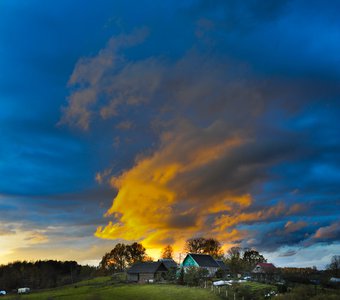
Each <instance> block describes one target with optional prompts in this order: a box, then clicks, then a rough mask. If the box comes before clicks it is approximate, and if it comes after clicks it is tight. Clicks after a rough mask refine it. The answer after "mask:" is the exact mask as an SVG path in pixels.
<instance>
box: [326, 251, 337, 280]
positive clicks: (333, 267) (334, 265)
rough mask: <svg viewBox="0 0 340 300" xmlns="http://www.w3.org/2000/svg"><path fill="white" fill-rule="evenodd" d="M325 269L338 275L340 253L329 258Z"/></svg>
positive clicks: (333, 274) (335, 275)
mask: <svg viewBox="0 0 340 300" xmlns="http://www.w3.org/2000/svg"><path fill="white" fill-rule="evenodd" d="M327 269H328V270H329V271H330V272H331V274H332V276H334V277H338V276H340V255H334V256H333V257H332V259H331V263H330V264H329V265H328V266H327Z"/></svg>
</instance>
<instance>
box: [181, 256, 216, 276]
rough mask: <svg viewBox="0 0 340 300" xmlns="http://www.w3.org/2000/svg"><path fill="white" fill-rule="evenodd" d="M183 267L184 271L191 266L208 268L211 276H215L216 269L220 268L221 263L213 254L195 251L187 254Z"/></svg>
mask: <svg viewBox="0 0 340 300" xmlns="http://www.w3.org/2000/svg"><path fill="white" fill-rule="evenodd" d="M181 267H183V269H184V272H185V271H186V269H188V268H190V267H196V268H202V269H206V270H207V271H208V272H209V275H208V276H209V277H212V276H214V275H215V273H216V271H217V270H218V269H220V265H219V264H218V263H217V262H216V260H215V259H214V258H213V257H212V256H211V255H207V254H194V253H188V254H187V256H186V257H185V258H184V260H183V262H182V264H181Z"/></svg>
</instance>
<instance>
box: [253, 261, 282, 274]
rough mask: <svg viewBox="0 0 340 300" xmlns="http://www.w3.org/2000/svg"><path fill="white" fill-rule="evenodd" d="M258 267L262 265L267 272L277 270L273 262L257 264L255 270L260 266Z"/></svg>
mask: <svg viewBox="0 0 340 300" xmlns="http://www.w3.org/2000/svg"><path fill="white" fill-rule="evenodd" d="M258 267H261V269H262V270H263V271H264V272H266V273H270V272H275V271H276V267H275V266H274V265H273V264H271V263H258V264H257V265H256V266H255V269H254V271H253V272H256V271H255V270H256V269H257V268H258Z"/></svg>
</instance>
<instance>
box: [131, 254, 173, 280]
mask: <svg viewBox="0 0 340 300" xmlns="http://www.w3.org/2000/svg"><path fill="white" fill-rule="evenodd" d="M171 268H174V269H176V268H177V264H176V263H175V261H174V260H172V259H163V260H159V261H157V262H139V263H135V264H133V265H132V266H131V268H130V269H128V270H127V276H128V281H130V282H139V283H147V282H155V281H162V280H163V279H164V277H165V274H166V273H167V272H168V271H169V270H170V269H171Z"/></svg>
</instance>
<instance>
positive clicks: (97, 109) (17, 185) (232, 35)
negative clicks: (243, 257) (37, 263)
mask: <svg viewBox="0 0 340 300" xmlns="http://www.w3.org/2000/svg"><path fill="white" fill-rule="evenodd" d="M339 9H340V4H339V3H338V2H336V1H330V0H329V1H310V0H309V1H307V0H306V1H300V0H291V1H281V0H278V1H264V0H261V1H260V0H249V1H237V0H227V1H225V0H223V1H222V0H215V1H208V0H187V1H185V0H184V1H168V0H164V1H150V0H139V1H132V0H127V1H126V0H125V1H123V0H116V1H108V0H102V1H92V0H89V1H80V0H75V1H65V0H60V1H43V0H31V1H24V0H15V1H13V0H2V1H1V2H0V69H1V72H0V136H1V143H0V176H1V180H0V263H7V262H10V261H14V260H36V259H60V260H66V259H72V260H77V261H78V262H79V263H82V264H93V265H95V264H97V263H98V261H99V260H100V258H101V257H102V256H103V255H104V253H105V252H107V251H109V250H110V249H112V248H113V247H114V245H115V244H116V243H118V242H123V243H132V242H134V241H137V242H141V243H142V244H143V245H144V246H145V247H146V248H147V249H148V253H149V254H150V255H152V256H153V257H154V258H157V255H158V254H159V251H160V250H161V249H162V248H163V247H164V246H165V245H167V244H171V245H173V247H174V249H175V251H176V255H177V254H178V253H181V252H183V245H184V242H185V240H186V239H188V238H191V237H199V236H204V237H213V238H216V239H218V240H219V241H220V242H221V243H223V245H224V246H223V247H224V250H227V249H228V248H229V247H232V246H240V247H244V248H255V249H257V250H258V251H260V252H261V253H263V254H264V255H265V257H266V258H267V259H268V260H269V261H270V262H273V263H274V264H276V265H277V266H300V267H305V266H310V267H311V266H317V267H318V268H324V267H325V266H326V265H327V264H328V263H329V262H330V259H331V257H332V256H333V255H339V253H340V229H339V228H340V221H339V220H340V209H339V204H340V184H339V183H340V151H339V150H340V135H339V132H340V122H339V115H340V101H339V97H340V84H339V83H340V56H339V53H340V31H339V27H340V19H339V18H338V13H337V12H338V11H339Z"/></svg>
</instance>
